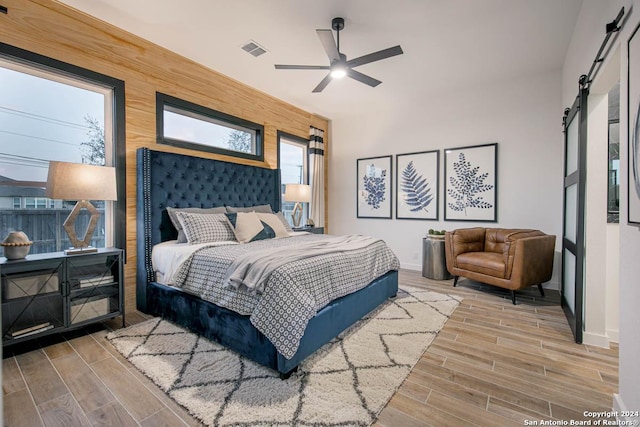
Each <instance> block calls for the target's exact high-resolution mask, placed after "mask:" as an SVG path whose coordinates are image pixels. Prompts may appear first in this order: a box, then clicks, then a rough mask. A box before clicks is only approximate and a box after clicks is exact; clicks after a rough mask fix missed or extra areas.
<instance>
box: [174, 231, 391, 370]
mask: <svg viewBox="0 0 640 427" xmlns="http://www.w3.org/2000/svg"><path fill="white" fill-rule="evenodd" d="M332 239H335V237H332V236H326V235H318V234H311V235H305V236H296V237H288V238H281V239H269V240H260V241H257V242H251V243H246V244H242V245H229V246H216V247H205V248H202V249H200V250H198V251H196V252H194V253H193V254H192V255H191V256H190V257H189V258H188V259H187V260H186V261H185V262H184V263H183V264H182V266H181V267H180V268H179V269H178V271H177V273H176V274H175V276H174V278H173V282H174V286H177V287H180V288H182V289H183V290H184V291H186V292H189V293H192V294H195V295H198V296H199V297H201V298H202V299H204V300H206V301H209V302H212V303H214V304H216V305H219V306H222V307H225V308H228V309H229V310H233V311H235V312H237V313H240V314H243V315H249V316H250V320H251V323H252V324H253V326H255V327H256V329H258V330H259V331H260V332H262V333H263V334H264V335H265V336H266V337H267V338H268V339H269V340H270V341H271V342H272V343H273V345H274V346H275V347H276V349H277V350H278V351H279V352H280V353H281V354H282V355H283V356H284V357H286V358H291V357H293V355H294V354H295V353H296V351H297V349H298V345H299V343H300V339H301V338H302V335H303V334H304V331H305V329H306V327H307V323H308V322H309V320H311V318H312V317H313V316H315V314H316V313H317V312H318V311H319V310H320V309H321V308H323V307H324V306H326V305H327V304H328V303H329V302H331V301H333V300H334V299H337V298H340V297H342V296H345V295H348V294H351V293H353V292H356V291H358V290H360V289H362V288H364V287H365V286H367V285H368V284H369V283H370V282H371V281H373V280H374V279H376V278H377V277H380V276H382V275H383V274H385V273H386V272H388V271H390V270H398V268H399V267H400V263H399V262H398V258H397V257H396V256H395V254H394V253H393V252H392V251H391V249H389V247H388V246H387V245H386V244H385V243H384V242H383V241H381V240H377V239H371V240H369V241H367V242H365V240H364V239H354V241H355V240H360V244H359V245H356V246H359V247H357V248H356V247H353V248H351V249H350V250H344V248H342V250H340V249H337V250H333V251H329V252H326V253H321V252H322V251H320V250H318V249H317V248H318V247H319V243H320V242H322V241H331V240H332ZM334 241H335V240H334ZM310 248H316V249H315V250H314V251H313V252H314V253H313V254H311V252H309V251H308V249H310ZM279 250H284V251H285V253H284V255H282V258H285V259H286V260H287V261H288V262H286V263H281V262H276V264H278V265H276V266H275V268H273V269H270V270H272V271H271V272H270V273H269V274H267V275H266V277H265V279H266V280H265V281H264V284H263V285H261V287H263V291H262V293H261V294H258V293H256V292H255V290H253V289H250V288H248V287H246V286H240V287H238V289H235V288H234V287H232V286H225V277H227V276H228V270H229V268H230V267H231V265H232V264H233V263H234V260H235V259H237V258H239V257H243V256H247V255H246V254H249V253H253V252H263V251H269V252H270V253H271V254H276V255H275V256H272V257H271V258H275V259H277V257H278V256H277V253H278V251H279ZM292 250H293V251H294V252H296V251H297V253H298V254H304V256H295V257H294V258H295V259H293V260H291V259H289V257H290V254H291V251H292ZM287 253H288V254H289V255H287Z"/></svg>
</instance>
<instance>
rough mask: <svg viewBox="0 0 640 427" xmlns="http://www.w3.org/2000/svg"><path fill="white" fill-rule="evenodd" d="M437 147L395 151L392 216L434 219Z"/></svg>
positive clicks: (435, 214)
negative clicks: (394, 191) (416, 150)
mask: <svg viewBox="0 0 640 427" xmlns="http://www.w3.org/2000/svg"><path fill="white" fill-rule="evenodd" d="M439 165H440V151H439V150H435V151H422V152H419V153H408V154H398V155H396V218H397V219H431V220H437V219H438V206H439V203H438V188H439V185H438V177H439V176H440V167H439Z"/></svg>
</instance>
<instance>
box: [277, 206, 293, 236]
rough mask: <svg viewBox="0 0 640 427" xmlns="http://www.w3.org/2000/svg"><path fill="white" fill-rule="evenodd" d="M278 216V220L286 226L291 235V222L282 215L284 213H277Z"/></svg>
mask: <svg viewBox="0 0 640 427" xmlns="http://www.w3.org/2000/svg"><path fill="white" fill-rule="evenodd" d="M276 216H277V217H278V219H279V220H280V221H281V222H282V224H284V228H285V229H286V230H287V231H288V232H289V233H291V232H292V231H293V228H291V224H289V221H287V218H285V217H284V214H283V213H282V211H278V212H276Z"/></svg>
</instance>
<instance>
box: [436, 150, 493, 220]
mask: <svg viewBox="0 0 640 427" xmlns="http://www.w3.org/2000/svg"><path fill="white" fill-rule="evenodd" d="M497 160H498V144H497V143H493V144H484V145H475V146H472V147H459V148H451V149H448V150H445V152H444V201H445V203H444V219H445V221H486V222H496V221H497V217H496V215H497V212H498V210H497V202H498V199H497V184H498V179H497V169H496V168H497Z"/></svg>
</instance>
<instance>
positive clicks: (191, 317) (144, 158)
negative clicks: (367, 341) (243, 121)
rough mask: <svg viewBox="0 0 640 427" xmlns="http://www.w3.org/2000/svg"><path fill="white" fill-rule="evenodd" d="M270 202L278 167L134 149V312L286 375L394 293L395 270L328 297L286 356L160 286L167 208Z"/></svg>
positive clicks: (169, 229)
mask: <svg viewBox="0 0 640 427" xmlns="http://www.w3.org/2000/svg"><path fill="white" fill-rule="evenodd" d="M257 205H270V206H271V207H272V209H273V210H274V211H279V210H280V182H279V171H278V170H273V169H266V168H261V167H257V166H247V165H240V164H236V163H229V162H224V161H219V160H211V159H203V158H199V157H193V156H187V155H181V154H174V153H167V152H161V151H154V150H149V149H147V148H140V149H138V151H137V206H136V214H137V219H136V221H137V227H136V228H137V277H136V304H137V308H138V310H140V311H142V312H144V313H148V314H151V315H154V316H160V317H163V318H165V319H167V320H170V321H172V322H174V323H176V324H179V325H181V326H184V327H186V328H188V329H190V330H192V331H194V332H195V333H198V334H200V335H202V336H205V337H207V338H209V339H211V340H213V341H216V342H219V343H220V344H222V345H224V346H226V347H228V348H230V349H232V350H234V351H236V352H237V353H239V354H242V355H243V356H245V357H247V358H249V359H251V360H253V361H255V362H257V363H259V364H261V365H264V366H267V367H269V368H271V369H274V370H276V371H278V372H279V373H280V376H281V377H282V378H286V377H288V376H289V375H290V374H291V373H292V372H293V371H295V369H296V368H297V366H298V365H299V364H300V362H302V360H304V359H305V358H306V357H308V356H309V355H311V354H312V353H313V352H314V351H316V350H317V349H318V348H320V347H321V346H322V345H324V344H325V343H327V342H329V341H330V340H331V339H333V338H334V337H335V336H337V335H338V334H339V333H340V332H342V331H343V330H345V329H346V328H348V327H349V326H351V325H352V324H353V323H355V322H356V321H358V320H359V319H361V318H362V317H363V316H365V315H366V314H367V313H369V312H370V311H372V310H373V309H375V308H376V307H378V306H379V305H380V304H382V303H383V302H384V301H385V300H387V299H388V298H391V297H394V296H395V295H396V293H397V290H398V273H397V270H390V271H386V272H384V273H383V274H382V275H381V276H379V277H377V278H375V279H374V280H372V281H371V282H370V283H368V284H367V285H366V286H365V287H364V288H362V289H360V290H358V291H356V292H354V293H351V294H348V295H345V296H343V297H340V298H337V299H335V300H333V301H331V302H330V303H329V304H328V305H326V306H325V307H324V308H322V309H320V310H319V311H318V312H317V313H316V314H315V316H314V317H313V318H311V320H310V321H309V322H308V324H307V325H306V329H305V330H304V334H303V336H302V338H301V339H300V341H299V345H298V347H297V351H296V352H295V354H293V355H292V356H291V355H289V356H290V357H285V356H284V355H283V354H281V352H279V351H278V350H277V349H276V347H275V346H274V344H273V343H272V342H271V341H270V340H269V339H268V338H267V337H266V336H265V335H264V334H263V333H262V332H260V331H259V330H258V329H257V328H256V327H254V325H253V324H252V323H251V321H250V316H248V315H246V314H245V315H243V314H239V313H237V312H236V311H233V310H230V309H228V308H225V307H222V306H219V305H216V304H213V303H211V302H209V301H206V300H204V299H202V298H200V297H198V296H196V295H193V294H192V293H187V292H184V291H182V290H180V289H178V288H176V287H173V286H168V285H165V284H162V283H159V282H158V281H157V280H156V277H155V272H154V269H153V263H152V250H153V247H154V246H155V245H158V244H160V243H162V242H167V241H171V240H174V239H176V237H177V231H176V229H175V228H174V226H173V225H172V223H171V220H170V218H169V215H168V213H167V209H166V208H167V207H177V208H186V207H203V208H211V207H222V206H236V207H243V206H247V207H248V206H257Z"/></svg>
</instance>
